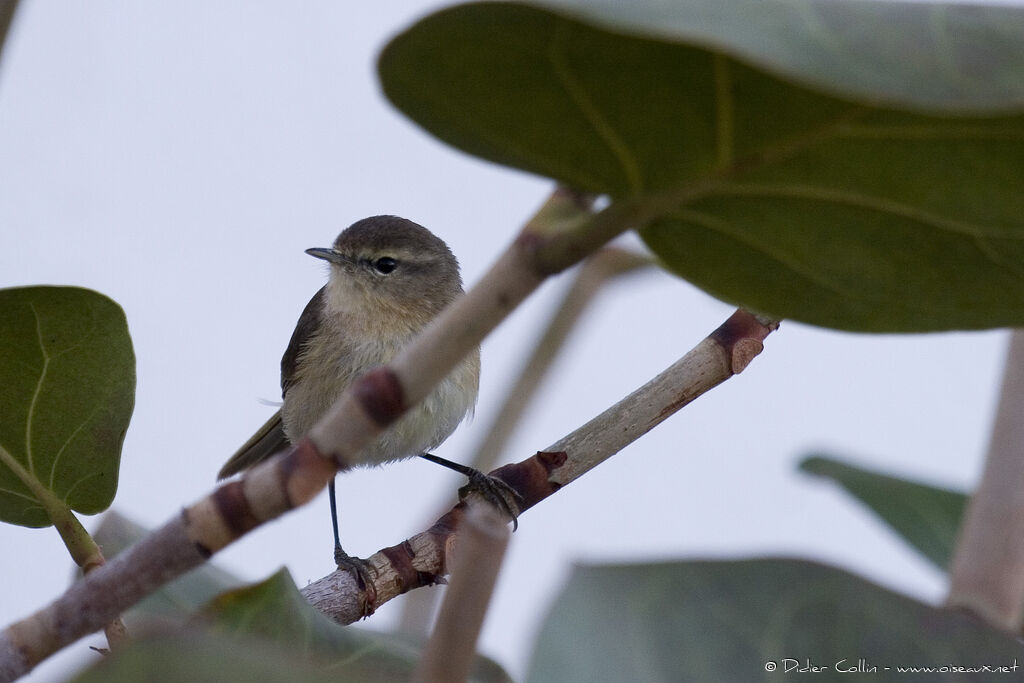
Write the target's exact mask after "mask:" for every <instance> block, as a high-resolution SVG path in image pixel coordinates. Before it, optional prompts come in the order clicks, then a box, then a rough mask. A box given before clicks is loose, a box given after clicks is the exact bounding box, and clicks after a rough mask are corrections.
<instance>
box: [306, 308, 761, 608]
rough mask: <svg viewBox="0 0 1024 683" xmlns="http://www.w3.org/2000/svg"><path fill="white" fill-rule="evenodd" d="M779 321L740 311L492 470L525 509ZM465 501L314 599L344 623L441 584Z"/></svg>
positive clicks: (731, 368) (734, 362)
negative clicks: (611, 399)
mask: <svg viewBox="0 0 1024 683" xmlns="http://www.w3.org/2000/svg"><path fill="white" fill-rule="evenodd" d="M777 327H778V321H776V320H773V319H768V318H759V317H757V316H755V315H753V314H751V313H748V312H746V311H743V310H738V311H736V312H735V313H734V314H733V315H732V316H731V317H730V318H729V319H728V320H726V321H725V323H723V324H722V326H721V327H719V328H718V329H717V330H715V331H714V332H712V333H711V334H710V335H708V337H707V338H705V339H704V340H703V341H701V342H700V344H698V345H697V346H696V347H694V349H693V350H691V351H690V352H689V353H687V354H686V355H685V356H683V357H682V358H681V359H679V360H678V361H676V363H674V364H673V365H672V366H670V367H669V368H668V369H667V370H665V371H664V372H662V373H661V374H659V375H658V376H657V377H655V378H654V379H653V380H651V381H650V382H648V383H647V384H645V385H644V386H642V387H640V388H639V389H637V390H636V391H634V392H633V393H632V394H630V395H629V396H627V397H626V398H624V399H623V400H621V401H619V402H618V403H616V404H615V405H614V406H612V407H611V408H609V409H608V410H606V411H604V412H603V413H601V414H600V415H598V416H597V417H595V418H594V419H593V420H591V421H590V422H588V423H587V424H585V425H583V426H582V427H580V428H579V429H577V430H576V431H574V432H572V433H571V434H569V435H568V436H566V437H564V438H563V439H561V440H560V441H558V442H557V443H555V444H553V445H551V446H549V447H548V448H547V449H546V450H543V451H540V452H538V453H537V454H536V455H534V456H532V457H530V458H527V459H526V460H523V461H522V462H519V463H515V464H512V465H505V466H504V467H500V468H498V469H497V470H494V471H493V472H491V476H495V477H498V478H500V479H502V480H503V481H504V482H506V483H507V484H508V485H509V486H511V487H512V488H513V489H515V491H516V492H517V493H518V494H519V496H520V500H521V502H522V504H521V505H520V506H518V507H519V512H520V513H523V512H525V511H526V510H528V509H529V508H531V507H533V506H534V505H536V504H537V503H539V502H540V501H541V500H543V499H544V498H547V497H548V496H550V495H551V494H553V493H555V492H556V491H558V490H559V489H561V488H562V487H563V486H565V485H567V484H569V483H571V482H573V481H575V480H576V479H578V478H579V477H580V476H582V475H583V474H584V473H586V472H588V471H589V470H591V469H593V468H594V467H596V466H597V465H599V464H600V463H602V462H604V461H605V460H607V459H608V458H610V457H611V456H613V455H615V454H616V453H617V452H619V451H620V450H621V449H622V448H624V447H625V446H627V445H629V444H630V443H632V442H633V441H635V440H636V439H638V438H640V437H641V436H643V435H644V434H646V433H647V432H648V431H650V430H651V429H653V428H654V427H655V426H657V425H658V424H660V423H661V422H662V421H664V420H665V419H666V418H668V417H669V416H670V415H672V414H673V413H675V412H676V411H678V410H679V409H680V408H682V407H683V406H685V405H687V404H688V403H690V402H691V401H692V400H694V399H695V398H697V397H698V396H700V395H701V394H703V393H705V392H707V391H709V390H710V389H712V388H714V387H715V386H717V385H719V384H721V383H722V382H724V381H725V380H727V379H728V378H729V377H731V376H733V375H735V374H738V373H740V372H741V371H742V370H743V369H744V368H745V367H746V366H747V364H749V363H750V361H751V360H753V359H754V357H755V356H757V354H759V353H760V352H761V350H762V348H763V341H764V339H765V338H766V337H767V336H768V335H769V334H770V333H771V332H772V331H773V330H775V329H777ZM465 506H466V501H463V502H460V503H459V504H458V505H456V506H455V507H454V508H452V509H451V511H449V512H448V513H447V514H445V515H444V516H442V517H441V518H440V519H438V520H437V521H436V522H435V523H434V525H433V526H431V527H430V528H429V529H427V530H426V531H424V532H422V533H419V534H417V535H415V536H413V537H412V538H410V539H408V540H406V541H403V542H401V543H399V544H398V545H395V546H391V547H390V548H384V549H383V550H380V551H378V552H377V553H375V554H374V555H372V556H371V557H370V558H368V559H367V562H368V563H369V565H370V567H371V573H372V574H373V576H374V580H373V582H372V584H371V585H368V586H367V590H366V591H365V592H360V591H359V589H358V587H357V585H356V582H355V580H354V579H353V578H352V576H351V574H349V573H348V572H347V571H344V570H338V571H335V572H333V573H331V574H329V575H328V576H326V577H324V578H322V579H319V580H317V581H314V582H312V583H310V584H309V585H307V586H306V587H305V588H303V589H302V594H303V595H304V596H305V597H306V599H307V600H309V602H310V603H311V604H312V605H313V606H314V607H316V608H317V609H319V610H320V611H321V612H323V613H324V614H327V615H328V616H329V617H331V618H332V619H334V620H335V621H338V622H340V623H343V624H349V623H352V622H354V621H356V620H358V619H359V618H361V617H362V616H364V615H367V614H370V613H372V612H373V611H374V610H375V609H376V608H377V607H379V606H380V605H382V604H384V603H385V602H387V601H388V600H391V599H392V598H394V597H396V596H398V595H400V594H402V593H405V592H407V591H410V590H412V589H414V588H419V587H422V586H428V585H431V584H433V583H436V582H437V580H438V577H440V576H443V575H444V574H446V573H447V567H448V556H449V554H450V552H451V549H452V546H453V544H454V543H455V534H456V531H457V529H458V528H459V525H460V524H461V523H462V518H463V515H464V514H465Z"/></svg>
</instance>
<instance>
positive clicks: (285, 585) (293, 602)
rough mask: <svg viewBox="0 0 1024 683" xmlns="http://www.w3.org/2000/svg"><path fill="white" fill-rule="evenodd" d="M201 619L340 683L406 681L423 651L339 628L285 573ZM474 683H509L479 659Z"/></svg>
mask: <svg viewBox="0 0 1024 683" xmlns="http://www.w3.org/2000/svg"><path fill="white" fill-rule="evenodd" d="M200 616H201V617H202V618H203V621H204V622H205V623H206V624H207V625H208V626H209V627H210V629H211V630H212V631H213V633H214V634H215V635H224V636H230V637H234V638H238V639H239V640H242V641H245V640H251V639H253V638H258V639H260V640H265V641H267V642H272V643H274V645H275V646H276V647H281V648H284V649H286V650H287V651H288V653H289V655H290V656H291V657H294V658H296V659H297V660H299V661H303V662H313V663H318V664H319V665H320V666H323V667H325V668H328V669H329V670H330V671H331V672H333V673H334V675H336V676H341V677H342V680H352V681H370V680H374V681H392V680H394V681H405V680H408V679H409V676H410V675H411V673H412V671H413V668H414V667H415V664H416V662H417V660H418V659H419V647H417V646H414V645H413V644H411V643H410V642H408V641H407V640H405V639H403V638H400V637H396V636H391V635H386V634H382V633H374V632H371V631H367V630H363V629H353V628H345V627H342V626H339V625H338V624H335V623H334V622H333V621H331V620H330V619H328V618H327V617H325V616H324V615H323V614H321V613H320V612H318V611H317V610H315V609H314V608H313V607H312V606H311V605H310V604H309V603H308V602H306V600H305V599H304V598H303V597H302V595H301V594H300V593H299V591H298V589H297V588H296V587H295V584H294V583H293V582H292V579H291V576H290V575H289V574H288V572H287V570H283V569H282V570H281V571H279V572H278V573H276V574H275V575H273V576H271V577H270V578H269V579H267V580H266V581H263V582H261V583H258V584H254V585H252V586H248V587H245V588H239V589H236V590H233V591H228V592H227V593H224V594H223V595H221V596H219V597H218V598H216V599H215V600H213V601H212V602H211V603H210V604H209V605H208V606H207V607H206V608H205V609H204V610H203V612H202V613H201V614H200ZM473 680H478V681H506V680H509V679H508V677H507V674H505V673H504V671H502V669H501V667H500V666H498V665H497V664H495V663H494V662H492V661H489V660H486V659H483V658H479V659H478V660H477V663H476V666H475V671H474V675H473Z"/></svg>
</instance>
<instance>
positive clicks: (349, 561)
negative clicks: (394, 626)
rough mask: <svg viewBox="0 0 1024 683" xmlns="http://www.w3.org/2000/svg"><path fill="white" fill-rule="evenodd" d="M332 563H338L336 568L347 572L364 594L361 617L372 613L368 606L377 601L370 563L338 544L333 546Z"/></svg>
mask: <svg viewBox="0 0 1024 683" xmlns="http://www.w3.org/2000/svg"><path fill="white" fill-rule="evenodd" d="M334 563H335V564H336V565H338V569H341V570H343V571H346V572H348V573H349V575H350V576H351V577H352V578H353V579H355V581H356V587H358V588H359V592H360V593H362V594H363V595H364V596H365V599H364V600H363V617H368V616H370V615H371V614H373V609H372V608H371V607H370V606H371V605H373V604H374V603H375V602H376V601H377V589H376V588H374V585H373V576H372V575H371V572H372V569H371V567H370V563H369V562H367V561H366V560H364V559H362V558H359V557H352V556H351V555H349V554H348V553H346V552H345V551H344V550H342V548H341V545H340V544H335V546H334Z"/></svg>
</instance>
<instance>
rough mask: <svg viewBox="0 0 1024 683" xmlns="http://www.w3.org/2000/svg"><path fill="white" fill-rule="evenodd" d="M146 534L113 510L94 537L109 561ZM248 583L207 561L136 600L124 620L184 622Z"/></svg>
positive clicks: (143, 623)
mask: <svg viewBox="0 0 1024 683" xmlns="http://www.w3.org/2000/svg"><path fill="white" fill-rule="evenodd" d="M146 533H147V530H146V528H145V527H143V526H141V525H139V524H136V523H135V522H133V521H131V520H130V519H128V518H126V517H124V516H122V515H121V514H119V513H118V512H115V511H114V510H110V511H108V512H107V513H106V514H104V515H103V520H102V521H101V522H100V524H99V526H98V527H97V528H96V531H95V533H94V534H93V537H94V538H95V540H96V543H97V544H98V545H99V546H100V547H102V548H103V553H104V555H105V556H106V558H107V560H108V561H109V560H110V559H112V558H114V557H116V556H117V555H119V554H120V553H121V552H122V551H123V550H125V549H126V548H128V547H129V546H131V545H132V544H134V543H135V542H136V541H138V540H140V539H141V538H142V537H143V536H145V535H146ZM75 576H76V578H79V577H81V571H80V570H78V571H76V572H75ZM244 584H245V581H243V580H242V579H241V578H240V577H238V576H235V575H234V574H232V573H230V572H227V571H225V570H223V569H221V568H220V567H218V566H217V565H216V564H214V563H213V562H204V563H203V564H201V565H200V566H198V567H196V568H195V569H193V570H191V571H189V572H187V573H185V574H183V575H181V576H179V577H178V578H176V579H174V580H173V581H171V582H170V583H167V584H164V585H163V586H162V587H160V588H159V589H158V590H156V591H155V592H153V593H150V594H149V595H147V596H146V597H145V598H143V599H142V600H141V601H139V602H138V603H136V604H135V605H134V606H133V607H132V608H131V609H129V610H128V612H126V613H125V614H124V615H123V616H124V621H125V624H126V625H127V626H128V630H129V631H134V630H135V628H136V626H138V627H141V628H144V627H145V626H146V625H147V624H149V623H153V622H154V621H155V622H157V623H159V624H161V625H162V626H167V625H169V624H176V625H182V624H184V623H185V622H186V621H187V620H188V619H190V618H192V617H193V616H194V615H195V613H196V612H197V611H198V610H199V609H200V608H201V607H202V606H204V605H206V604H207V603H208V602H209V601H210V600H212V599H213V598H215V597H216V596H217V595H220V594H221V593H223V592H224V591H226V590H229V589H232V588H238V587H239V586H242V585H244Z"/></svg>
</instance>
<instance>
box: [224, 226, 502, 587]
mask: <svg viewBox="0 0 1024 683" xmlns="http://www.w3.org/2000/svg"><path fill="white" fill-rule="evenodd" d="M306 253H307V254H309V255H310V256H313V257H315V258H318V259H323V260H324V261H326V262H327V263H328V264H329V276H328V281H327V284H325V285H324V286H323V287H321V288H320V290H319V291H317V293H316V294H314V295H313V297H312V298H311V299H310V300H309V303H308V304H306V307H305V309H304V310H303V311H302V314H301V315H300V316H299V320H298V323H297V324H296V325H295V331H294V332H293V333H292V336H291V340H290V341H289V342H288V346H287V348H286V349H285V352H284V355H283V356H282V358H281V394H282V405H281V408H280V409H279V410H278V411H277V412H276V413H275V414H274V415H273V416H272V417H271V418H270V419H269V420H267V422H266V423H265V424H264V425H263V426H262V427H261V428H260V429H259V430H258V431H257V432H256V433H255V434H254V435H253V436H252V437H251V438H250V439H249V440H248V441H247V442H246V443H245V444H243V445H242V447H241V448H239V449H238V451H237V452H236V453H235V454H234V455H232V456H231V458H230V459H228V461H227V462H226V463H225V464H224V466H223V467H222V468H221V470H220V472H219V473H218V478H219V479H223V478H226V477H230V476H232V475H234V474H236V473H238V472H242V471H243V470H245V469H248V468H250V467H252V466H253V465H255V464H257V463H259V462H261V461H263V460H265V459H266V458H268V457H270V456H272V455H273V454H275V453H277V452H279V451H281V450H284V449H285V448H287V447H288V446H289V445H291V444H294V443H297V442H298V441H299V439H301V438H302V437H303V436H304V435H305V434H306V433H307V432H308V431H309V429H310V428H311V427H312V426H313V425H314V424H315V423H316V422H317V421H318V420H319V419H320V418H321V416H323V415H324V414H325V413H326V411H327V410H328V409H329V408H330V407H331V405H332V404H333V403H334V402H335V400H337V399H338V398H339V397H340V396H341V395H342V393H343V392H344V391H345V389H347V388H348V387H349V386H350V385H351V384H352V382H354V381H355V380H357V379H358V378H359V377H360V376H362V375H364V374H365V373H367V372H368V371H370V370H372V369H374V368H376V367H378V366H380V365H383V364H386V363H388V362H389V361H390V360H391V359H392V358H394V356H395V355H396V354H397V353H398V351H399V350H400V349H401V348H402V347H403V346H405V345H406V344H407V343H408V342H409V341H410V340H411V339H412V338H413V337H414V336H415V335H416V334H417V333H418V332H419V331H420V330H421V329H422V328H423V327H424V326H425V325H426V324H427V323H429V322H430V321H431V320H433V319H434V317H435V316H437V314H438V313H440V312H441V311H442V310H443V309H444V308H445V307H446V306H447V305H448V304H450V303H451V302H452V301H454V300H455V299H456V298H457V297H458V296H460V295H461V294H462V293H463V289H462V278H461V275H460V273H459V263H458V260H457V259H456V258H455V255H454V254H453V253H452V251H451V249H450V248H449V247H448V245H447V244H446V243H445V242H444V241H443V240H442V239H441V238H439V237H437V236H436V235H434V234H433V233H432V232H430V231H429V230H428V229H427V228H425V227H423V226H422V225H419V224H418V223H415V222H413V221H411V220H408V219H405V218H400V217H398V216H389V215H382V216H371V217H369V218H364V219H362V220H359V221H356V222H355V223H353V224H352V225H350V226H349V227H348V228H346V229H345V230H343V231H342V232H341V233H340V234H339V235H338V237H337V239H335V240H334V243H333V245H332V246H331V247H330V248H312V249H307V250H306ZM479 382H480V350H479V347H478V348H476V349H474V350H473V352H472V353H470V354H468V355H467V356H466V357H465V358H464V359H463V360H462V361H461V362H460V363H459V364H458V365H457V366H456V367H455V368H454V369H453V370H452V371H451V372H450V373H449V374H448V375H447V376H446V377H445V378H444V379H443V380H442V381H441V382H440V383H439V384H438V385H437V386H436V387H435V388H434V389H433V390H432V391H431V392H430V394H429V395H428V396H427V397H426V398H425V399H424V400H423V401H421V402H420V403H419V404H417V405H416V406H414V407H412V408H410V409H409V410H408V411H407V412H406V413H405V414H404V415H403V416H402V417H400V418H399V419H398V420H397V421H396V422H394V423H393V424H392V425H390V426H389V427H388V428H386V429H385V430H384V431H383V432H382V433H381V434H380V435H379V436H377V437H376V439H375V440H374V441H373V442H372V443H371V444H370V445H368V446H367V447H366V448H364V449H363V450H362V451H361V452H360V454H359V460H358V462H357V463H356V464H357V465H380V464H384V463H389V462H393V461H397V460H402V459H405V458H411V457H416V456H420V457H424V458H426V459H428V460H431V461H433V462H437V463H439V464H441V465H444V466H445V467H449V468H451V469H454V470H456V471H458V472H461V473H462V474H465V475H467V476H468V477H469V478H470V486H476V485H479V486H482V488H483V489H485V491H484V493H485V495H487V497H488V498H491V497H492V496H491V495H488V491H487V490H486V489H493V488H494V485H495V484H497V486H498V488H501V489H507V487H506V486H504V485H502V484H501V483H500V480H492V478H490V477H487V475H483V474H481V473H479V472H478V471H476V470H474V469H472V468H470V467H466V466H463V465H459V464H458V463H453V462H451V461H448V460H444V459H443V458H439V457H437V456H436V455H433V454H431V453H430V451H431V450H432V449H434V448H436V447H437V446H439V445H441V443H442V442H444V441H445V439H447V438H448V437H449V436H450V435H451V434H452V432H454V431H455V429H456V427H457V426H458V425H459V423H461V422H462V421H463V420H464V419H465V418H467V417H469V416H471V415H472V413H473V410H474V407H475V405H476V400H477V395H478V392H479ZM328 492H329V494H330V495H329V500H330V506H331V520H332V526H333V530H334V557H335V562H336V564H337V565H338V566H339V567H343V568H346V569H348V570H349V571H350V572H351V573H352V574H353V575H354V576H355V578H356V580H357V581H358V583H359V584H360V585H361V586H363V585H365V581H366V578H367V575H366V573H365V565H364V564H362V562H363V561H362V560H359V559H358V558H354V557H351V556H350V555H348V553H346V552H345V551H344V550H343V549H342V546H341V541H340V537H339V533H338V522H337V512H336V510H337V507H336V493H335V487H334V480H333V479H332V481H331V482H330V484H329V486H328ZM490 493H491V494H493V491H491V492H490ZM499 498H500V500H497V501H496V504H498V505H501V506H502V507H503V508H504V509H506V510H508V506H507V504H506V502H505V500H504V499H503V498H502V497H501V496H500V495H499ZM512 517H513V519H514V515H512Z"/></svg>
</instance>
